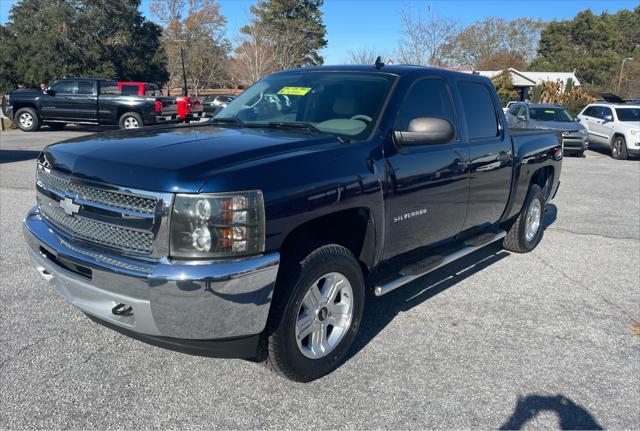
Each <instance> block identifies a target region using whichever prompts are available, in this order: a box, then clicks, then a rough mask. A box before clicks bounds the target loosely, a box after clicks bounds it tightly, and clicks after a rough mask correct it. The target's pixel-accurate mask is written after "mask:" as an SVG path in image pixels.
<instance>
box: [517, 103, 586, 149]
mask: <svg viewBox="0 0 640 431" xmlns="http://www.w3.org/2000/svg"><path fill="white" fill-rule="evenodd" d="M507 121H508V122H509V127H510V128H512V129H547V130H557V131H559V132H562V145H563V148H564V152H565V153H568V154H575V155H579V156H582V155H583V154H584V151H585V150H586V149H587V146H588V145H589V142H588V141H587V129H586V128H585V127H584V126H583V125H582V124H580V123H578V122H577V121H576V120H574V119H573V117H571V114H569V113H568V112H567V110H566V109H564V108H563V107H562V106H559V105H554V104H551V103H515V104H513V105H511V106H510V107H509V112H507Z"/></svg>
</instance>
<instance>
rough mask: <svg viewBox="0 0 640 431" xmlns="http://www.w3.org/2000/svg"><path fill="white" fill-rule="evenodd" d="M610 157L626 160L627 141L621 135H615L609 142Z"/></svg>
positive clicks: (627, 155)
mask: <svg viewBox="0 0 640 431" xmlns="http://www.w3.org/2000/svg"><path fill="white" fill-rule="evenodd" d="M611 157H613V158H614V159H617V160H627V158H628V157H629V154H628V153H627V142H626V141H625V140H624V138H623V137H622V136H616V137H615V138H613V142H612V143H611Z"/></svg>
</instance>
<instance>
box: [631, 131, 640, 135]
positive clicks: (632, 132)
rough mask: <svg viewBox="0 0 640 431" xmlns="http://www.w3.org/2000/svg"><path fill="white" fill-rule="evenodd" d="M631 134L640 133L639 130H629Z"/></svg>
mask: <svg viewBox="0 0 640 431" xmlns="http://www.w3.org/2000/svg"><path fill="white" fill-rule="evenodd" d="M631 134H632V135H633V136H638V135H640V130H631Z"/></svg>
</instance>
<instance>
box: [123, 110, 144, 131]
mask: <svg viewBox="0 0 640 431" xmlns="http://www.w3.org/2000/svg"><path fill="white" fill-rule="evenodd" d="M118 124H119V125H120V128H121V129H139V128H140V127H142V126H143V124H142V117H141V116H140V114H138V113H137V112H126V113H124V114H122V115H121V116H120V121H119V122H118Z"/></svg>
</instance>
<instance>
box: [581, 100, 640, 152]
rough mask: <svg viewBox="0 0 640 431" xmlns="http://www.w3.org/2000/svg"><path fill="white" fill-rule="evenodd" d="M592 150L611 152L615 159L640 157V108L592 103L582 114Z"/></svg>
mask: <svg viewBox="0 0 640 431" xmlns="http://www.w3.org/2000/svg"><path fill="white" fill-rule="evenodd" d="M578 120H579V121H580V123H581V124H582V125H583V126H584V127H586V128H587V130H588V131H589V146H590V147H598V146H599V147H606V148H609V149H611V157H613V158H614V159H626V158H627V157H628V156H640V105H636V104H622V103H620V104H617V103H615V104H614V103H606V102H605V103H592V104H590V105H587V107H586V108H584V109H583V110H582V112H581V113H580V114H578Z"/></svg>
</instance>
